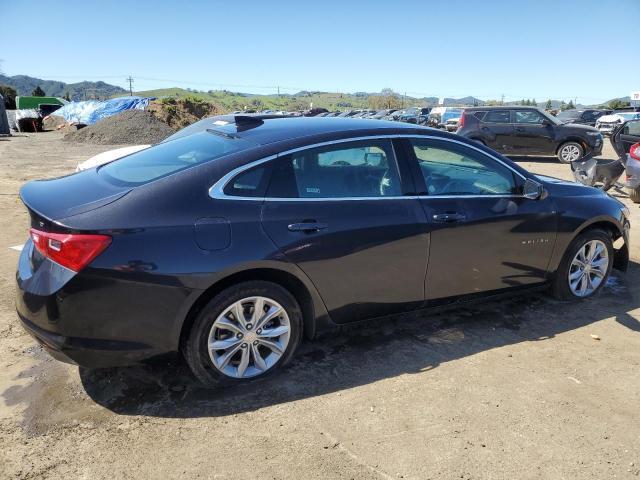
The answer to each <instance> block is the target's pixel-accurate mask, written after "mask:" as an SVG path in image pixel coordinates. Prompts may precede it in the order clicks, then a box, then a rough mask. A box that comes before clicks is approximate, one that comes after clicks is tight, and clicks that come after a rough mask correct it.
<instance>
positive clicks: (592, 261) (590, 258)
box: [568, 240, 609, 297]
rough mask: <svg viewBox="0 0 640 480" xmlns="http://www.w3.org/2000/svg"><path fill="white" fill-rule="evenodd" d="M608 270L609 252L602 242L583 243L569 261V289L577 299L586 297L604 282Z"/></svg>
mask: <svg viewBox="0 0 640 480" xmlns="http://www.w3.org/2000/svg"><path fill="white" fill-rule="evenodd" d="M608 270H609V252H608V250H607V246H606V245H605V244H604V242H602V241H600V240H591V241H589V242H587V243H585V244H584V245H583V246H582V247H580V249H579V250H578V252H577V253H576V255H575V257H573V260H572V261H571V266H570V267H569V276H568V281H569V288H570V289H571V292H572V293H573V294H574V295H575V296H577V297H588V296H589V295H591V294H592V293H593V292H594V291H595V290H596V289H597V288H598V287H599V286H600V284H601V283H602V282H603V281H604V279H605V277H606V275H607V272H608Z"/></svg>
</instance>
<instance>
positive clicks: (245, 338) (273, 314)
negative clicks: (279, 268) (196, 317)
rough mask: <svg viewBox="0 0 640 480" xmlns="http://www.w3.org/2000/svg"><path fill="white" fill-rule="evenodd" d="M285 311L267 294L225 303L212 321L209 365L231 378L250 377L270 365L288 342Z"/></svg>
mask: <svg viewBox="0 0 640 480" xmlns="http://www.w3.org/2000/svg"><path fill="white" fill-rule="evenodd" d="M290 333H291V324H290V322H289V316H288V315H287V312H286V310H285V309H284V308H283V307H282V306H281V305H280V304H279V303H278V302H276V301H275V300H272V299H270V298H267V297H248V298H243V299H242V300H238V301H237V302H234V303H233V304H231V305H229V306H228V307H227V308H225V309H224V311H223V312H222V313H221V314H220V315H219V316H218V318H217V319H216V320H215V322H213V325H212V327H211V331H210V332H209V339H208V349H209V357H210V358H211V361H212V362H213V365H214V366H215V367H216V369H218V370H219V371H220V372H221V373H223V374H224V375H226V376H228V377H232V378H250V377H255V376H258V375H261V374H263V373H265V372H266V371H267V370H269V369H270V368H271V367H273V366H274V365H275V364H276V363H277V362H278V360H279V359H280V358H281V357H282V355H283V354H284V352H285V351H286V349H287V345H288V344H289V337H290Z"/></svg>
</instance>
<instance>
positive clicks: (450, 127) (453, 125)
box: [444, 117, 460, 132]
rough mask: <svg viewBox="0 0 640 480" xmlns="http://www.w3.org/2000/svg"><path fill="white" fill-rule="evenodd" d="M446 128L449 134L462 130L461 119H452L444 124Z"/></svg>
mask: <svg viewBox="0 0 640 480" xmlns="http://www.w3.org/2000/svg"><path fill="white" fill-rule="evenodd" d="M444 128H445V130H446V131H447V132H455V131H456V130H458V128H460V117H456V118H450V119H449V120H447V122H446V123H445V124H444Z"/></svg>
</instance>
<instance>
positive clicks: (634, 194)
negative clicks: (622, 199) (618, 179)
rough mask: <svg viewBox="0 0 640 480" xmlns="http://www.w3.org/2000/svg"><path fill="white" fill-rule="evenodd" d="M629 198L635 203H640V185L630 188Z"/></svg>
mask: <svg viewBox="0 0 640 480" xmlns="http://www.w3.org/2000/svg"><path fill="white" fill-rule="evenodd" d="M629 198H630V199H631V201H632V202H633V203H640V187H637V188H633V189H631V188H630V189H629Z"/></svg>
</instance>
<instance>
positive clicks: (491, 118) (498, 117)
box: [483, 110, 511, 123]
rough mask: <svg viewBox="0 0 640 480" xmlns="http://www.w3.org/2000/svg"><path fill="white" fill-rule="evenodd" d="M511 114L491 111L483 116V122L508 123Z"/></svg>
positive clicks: (502, 111) (504, 111) (505, 111)
mask: <svg viewBox="0 0 640 480" xmlns="http://www.w3.org/2000/svg"><path fill="white" fill-rule="evenodd" d="M510 116H511V112H509V110H491V111H490V112H487V114H486V115H485V116H484V120H483V121H484V122H487V123H509V122H510V121H511V119H510Z"/></svg>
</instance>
